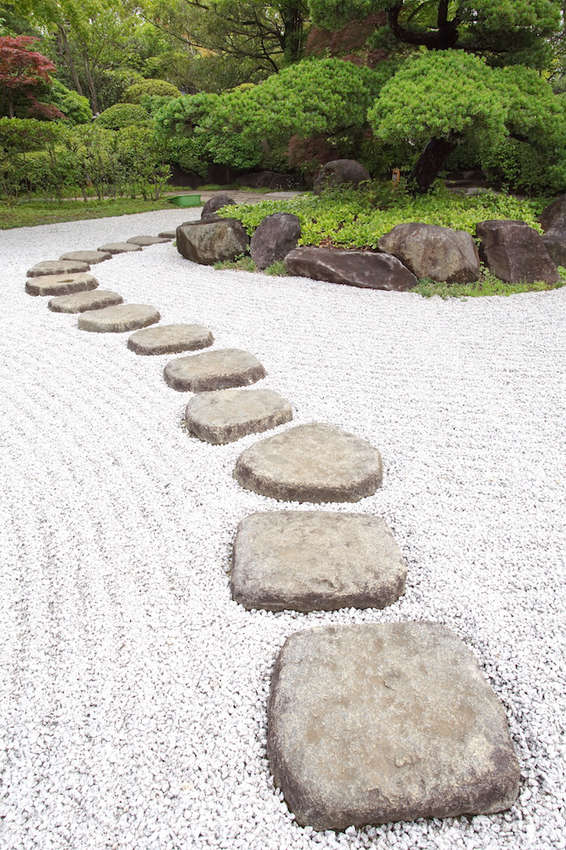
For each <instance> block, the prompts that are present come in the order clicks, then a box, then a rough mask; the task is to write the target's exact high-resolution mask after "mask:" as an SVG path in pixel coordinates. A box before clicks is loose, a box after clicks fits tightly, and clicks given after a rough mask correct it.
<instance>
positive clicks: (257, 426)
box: [185, 389, 293, 445]
mask: <svg viewBox="0 0 566 850" xmlns="http://www.w3.org/2000/svg"><path fill="white" fill-rule="evenodd" d="M292 418H293V410H292V408H291V405H290V404H289V402H288V401H286V400H285V399H284V398H282V396H280V395H279V393H275V392H273V390H241V389H231V390H217V391H216V392H209V393H201V394H200V395H196V396H195V397H194V398H192V399H191V400H190V402H189V403H188V405H187V408H186V412H185V419H186V422H187V426H188V429H189V432H190V433H191V434H193V435H194V436H195V437H198V438H199V440H204V441H205V442H207V443H213V444H215V445H219V444H220V443H231V442H232V441H233V440H239V439H240V437H244V436H245V435H246V434H254V433H257V432H259V431H267V430H268V429H269V428H276V427H277V425H282V424H283V423H284V422H289V421H290V420H291V419H292Z"/></svg>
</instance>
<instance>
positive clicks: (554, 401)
mask: <svg viewBox="0 0 566 850" xmlns="http://www.w3.org/2000/svg"><path fill="white" fill-rule="evenodd" d="M199 212H200V211H199V210H191V211H179V210H175V211H171V212H169V211H166V212H155V213H147V214H143V215H138V216H124V217H120V218H116V219H106V220H104V219H101V220H97V221H81V222H73V223H66V224H57V225H46V226H42V227H36V228H33V229H29V228H21V229H19V230H11V231H3V232H0V253H1V254H2V258H3V277H2V292H3V303H4V312H5V319H4V322H3V328H2V334H1V335H0V349H1V352H2V354H1V357H2V370H1V374H0V392H1V398H2V405H1V417H2V423H1V427H2V441H1V443H0V462H1V468H2V487H1V488H0V506H1V507H0V511H1V515H0V522H1V526H0V527H1V529H2V534H1V535H0V560H1V564H2V566H1V569H0V599H1V601H2V604H1V605H0V635H1V639H0V658H1V665H2V671H1V672H2V675H0V730H1V731H0V753H1V755H0V765H1V771H2V772H1V780H0V847H1V848H2V850H7V848H10V850H12V848H13V849H14V850H16V848H17V850H20V849H21V848H26V850H32V848H38V850H39V849H40V850H84V848H89V850H103V849H104V850H106V848H119V850H150V848H151V850H169V848H171V850H173V848H175V850H176V848H186V847H191V848H225V850H239V848H241V850H244V848H245V850H306V848H311V847H324V848H329V850H330V848H332V850H334V848H349V850H357V849H358V848H368V847H372V848H373V847H378V848H384V850H385V848H395V850H416V848H419V850H429V848H442V850H460V848H466V850H503V848H505V850H517V848H536V850H545V848H554V850H560V848H564V847H566V834H565V831H564V808H563V806H564V803H565V795H566V792H565V790H564V789H565V787H566V782H565V770H564V742H563V739H562V738H561V734H562V733H563V731H564V717H565V716H566V700H565V696H564V694H565V679H564V670H563V666H562V665H563V660H564V659H563V652H564V644H565V629H564V626H565V622H564V620H565V618H564V604H563V601H564V597H563V590H564V587H563V575H564V573H563V570H564V566H563V564H562V562H561V551H563V548H564V542H565V541H564V536H563V531H562V525H563V516H564V498H563V485H562V471H563V465H564V454H563V452H564V444H565V441H566V433H565V427H566V425H565V423H566V417H565V408H564V397H565V389H566V382H565V380H564V372H563V367H564V362H565V357H564V355H565V353H566V352H565V350H564V342H565V337H566V329H565V316H566V290H559V291H556V292H548V293H539V294H528V295H518V296H513V297H511V298H507V299H506V298H489V299H476V300H470V301H467V302H462V301H448V302H443V301H441V300H439V299H432V300H424V299H422V298H420V297H419V296H418V295H414V294H402V293H383V292H376V291H371V292H369V291H364V290H360V289H354V288H350V287H345V286H334V285H332V284H325V283H319V282H310V281H308V280H305V279H299V278H296V279H293V278H287V279H280V278H276V277H264V276H259V275H257V276H256V275H251V274H247V273H245V272H232V271H226V272H217V271H215V270H214V269H212V268H207V267H200V266H196V265H193V264H191V263H189V262H187V261H186V260H184V259H182V257H180V256H179V254H178V253H177V251H176V250H175V248H174V246H173V245H172V244H167V245H157V246H154V247H150V248H146V249H144V251H143V253H134V254H131V255H125V254H123V255H118V256H117V257H115V258H114V259H112V260H109V261H108V262H106V263H102V264H101V265H100V266H98V267H97V270H96V274H97V277H99V279H100V285H101V287H103V288H105V289H112V290H115V291H116V292H119V293H120V294H122V295H123V296H124V298H125V299H126V300H128V301H130V302H133V303H153V304H155V305H156V306H157V307H158V309H159V311H160V312H161V315H162V322H163V323H169V322H171V323H177V322H190V323H193V322H198V323H202V324H204V325H206V326H208V327H210V328H211V330H212V331H213V333H214V335H215V338H216V346H217V347H234V348H245V349H247V350H249V351H251V352H253V353H254V354H255V355H256V356H257V357H258V358H259V359H260V360H261V361H262V362H263V363H264V364H265V367H266V370H267V372H268V377H267V378H266V379H265V380H264V381H262V382H260V383H259V384H258V386H268V387H270V388H272V389H274V390H276V391H277V392H279V393H281V394H282V395H283V396H284V397H286V398H289V399H290V400H291V401H292V403H293V406H294V424H300V423H305V422H310V421H321V422H329V423H332V424H334V425H337V426H340V427H342V428H344V429H345V430H346V431H348V432H353V433H356V434H358V435H359V436H361V437H364V438H366V439H368V440H370V441H372V442H373V443H374V444H375V445H376V446H377V447H378V448H379V449H380V451H381V452H382V455H383V458H384V462H385V474H384V485H383V488H382V489H379V490H378V491H377V492H376V494H375V495H374V496H372V497H370V498H366V499H364V500H362V501H361V502H360V503H358V504H357V505H356V510H360V511H366V512H368V513H371V514H376V515H379V516H383V517H384V518H385V519H386V521H387V522H388V523H389V524H390V525H391V528H392V530H393V533H394V535H395V537H396V539H397V541H398V542H399V544H400V547H401V549H402V551H403V554H404V555H405V557H406V559H407V561H408V568H409V572H408V583H407V591H406V594H405V596H404V597H402V599H401V600H400V601H399V602H398V603H396V604H395V605H393V606H392V607H391V608H387V609H385V610H383V611H376V610H367V611H355V610H342V611H338V612H332V613H320V612H319V613H313V614H309V615H302V614H295V613H284V612H283V613H277V614H273V613H268V612H255V613H254V612H248V611H245V610H244V609H243V608H241V607H240V606H239V605H237V604H236V603H234V602H233V601H232V600H231V598H230V589H229V578H228V575H227V572H228V570H229V563H230V547H231V541H232V537H233V535H234V532H235V530H236V527H237V525H238V523H239V522H240V520H242V519H243V518H244V517H245V516H247V515H248V514H250V513H252V512H254V511H258V510H270V509H271V510H282V509H285V508H286V507H287V508H291V509H299V510H308V509H309V507H310V506H308V505H303V506H297V505H293V504H286V503H281V502H277V503H276V502H274V501H272V500H269V499H265V498H263V497H261V496H258V495H256V494H254V493H251V492H248V491H245V490H243V489H241V488H240V487H239V486H238V484H237V483H236V481H235V480H234V479H233V478H232V471H233V468H234V464H235V462H236V459H237V457H238V455H239V454H240V453H241V452H242V450H243V449H245V448H246V447H248V446H250V445H252V444H253V443H254V442H255V441H256V440H258V439H263V436H262V437H259V438H258V437H257V436H254V435H250V436H248V437H246V438H244V439H243V440H241V441H239V442H237V443H231V444H228V445H226V446H211V445H208V444H207V443H203V442H201V441H200V440H197V439H192V438H190V437H189V436H188V435H187V433H186V432H185V431H184V430H183V428H182V419H183V413H184V408H185V405H186V403H187V400H188V396H187V394H180V393H176V392H174V391H172V390H171V389H170V388H169V387H167V385H166V384H165V382H164V381H163V379H162V369H163V366H164V365H165V363H166V362H167V360H168V359H170V356H169V355H164V356H163V357H154V358H145V357H137V356H136V355H135V354H134V353H133V352H131V351H128V349H127V347H126V339H127V334H85V333H83V332H81V331H79V330H78V328H77V319H76V316H72V315H68V316H67V315H54V314H53V313H52V312H50V311H49V310H48V309H47V303H46V300H45V299H39V298H30V297H29V296H28V295H26V294H25V292H24V284H25V272H26V269H28V268H30V267H31V266H32V265H33V264H34V263H36V262H39V261H40V260H44V259H49V258H51V257H58V256H60V255H61V254H62V253H64V252H66V251H72V250H79V249H82V248H85V247H89V246H92V247H93V248H96V247H97V246H98V245H102V244H104V243H105V242H110V241H118V240H124V239H127V238H128V237H130V236H131V235H132V234H135V233H158V232H159V231H161V230H165V229H170V228H173V227H175V225H176V224H177V223H179V222H181V221H183V220H185V219H186V218H187V217H191V216H194V217H195V218H196V217H198V215H199ZM6 316H7V318H8V320H6ZM285 427H289V426H283V428H285ZM327 507H328V508H329V509H337V510H344V511H351V510H352V506H351V505H339V506H327ZM406 619H417V620H420V619H426V620H434V621H436V622H439V623H443V624H445V625H447V626H449V627H450V628H452V629H454V630H455V631H456V633H457V634H458V635H460V637H462V638H463V639H464V640H465V641H466V643H467V644H468V645H469V646H470V647H471V648H472V649H473V651H474V652H475V653H476V654H477V656H478V658H479V660H480V663H481V665H482V667H483V669H484V671H485V673H486V674H487V676H488V677H489V680H490V681H491V683H492V684H493V686H494V688H495V690H496V692H497V693H498V694H499V696H500V697H501V698H502V700H503V702H504V704H505V706H506V710H507V713H508V717H509V723H510V728H511V732H512V735H513V738H514V741H515V745H516V748H517V752H518V755H519V758H520V761H521V766H522V777H523V780H522V788H521V794H520V798H519V801H518V804H517V805H516V806H515V807H514V808H513V809H512V810H511V811H509V812H507V813H505V814H501V815H494V816H490V817H475V818H472V819H468V818H465V817H462V818H458V819H447V820H444V821H442V822H440V821H435V820H429V821H419V822H415V823H398V824H393V825H388V826H382V827H379V828H364V829H350V830H348V831H347V832H346V833H333V832H326V833H321V834H315V833H313V832H312V831H310V830H309V829H302V828H299V827H298V826H297V825H296V824H295V823H294V821H293V818H292V816H291V815H290V814H289V812H288V810H287V808H286V806H285V803H284V802H283V801H282V800H281V799H280V797H279V796H278V795H277V794H276V793H275V792H274V790H273V787H272V784H271V780H270V777H269V773H268V767H267V761H266V753H265V744H266V728H265V723H266V701H267V694H268V687H269V677H270V672H271V666H272V663H273V660H274V658H275V656H276V653H277V652H278V650H279V649H280V647H281V646H282V644H283V642H284V640H285V638H286V637H287V636H288V635H289V634H291V633H292V632H294V631H296V630H298V629H303V628H312V627H314V626H317V625H322V624H328V623H354V622H357V623H372V622H379V623H384V622H392V621H398V620H406Z"/></svg>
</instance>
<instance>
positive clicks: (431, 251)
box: [378, 222, 480, 283]
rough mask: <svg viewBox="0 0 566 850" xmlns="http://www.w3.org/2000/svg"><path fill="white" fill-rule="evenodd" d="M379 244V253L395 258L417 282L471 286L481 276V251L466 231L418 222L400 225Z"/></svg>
mask: <svg viewBox="0 0 566 850" xmlns="http://www.w3.org/2000/svg"><path fill="white" fill-rule="evenodd" d="M378 244H379V250H380V251H385V252H386V253H387V254H393V256H394V257H397V259H399V260H401V262H402V263H403V265H405V266H407V268H408V269H410V270H411V271H412V272H413V274H414V275H415V276H416V277H418V278H423V277H428V278H431V279H432V280H437V281H446V282H447V283H472V282H473V281H475V280H477V279H478V277H479V274H480V258H479V254H478V249H477V248H476V246H475V243H474V240H473V239H472V237H471V235H470V234H469V233H466V231H465V230H452V229H451V228H449V227H438V226H437V225H435V224H421V223H417V222H411V223H405V224H398V225H397V226H396V227H394V228H393V230H391V231H389V233H386V234H385V236H382V237H381V239H380V240H379V243H378Z"/></svg>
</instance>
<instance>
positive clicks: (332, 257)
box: [285, 247, 417, 291]
mask: <svg viewBox="0 0 566 850" xmlns="http://www.w3.org/2000/svg"><path fill="white" fill-rule="evenodd" d="M285 266H286V268H287V271H288V272H289V274H292V275H299V276H301V277H310V278H313V280H327V281H329V282H330V283H343V284H346V285H347V286H360V287H363V288H364V289H386V290H400V291H403V290H406V289H412V288H413V286H416V284H417V279H416V277H415V276H414V274H413V273H412V272H410V271H409V269H407V268H405V266H404V265H403V264H402V263H400V262H399V260H398V259H397V257H393V256H391V254H377V253H373V252H371V251H337V250H333V249H331V248H308V247H306V248H295V250H294V251H291V253H290V254H287V256H286V257H285Z"/></svg>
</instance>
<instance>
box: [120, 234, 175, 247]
mask: <svg viewBox="0 0 566 850" xmlns="http://www.w3.org/2000/svg"><path fill="white" fill-rule="evenodd" d="M126 241H127V242H131V243H132V245H141V246H142V248H145V247H146V246H147V245H160V244H161V243H163V242H169V237H168V236H147V235H146V236H144V235H142V236H132V237H131V238H130V239H128V240H126Z"/></svg>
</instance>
